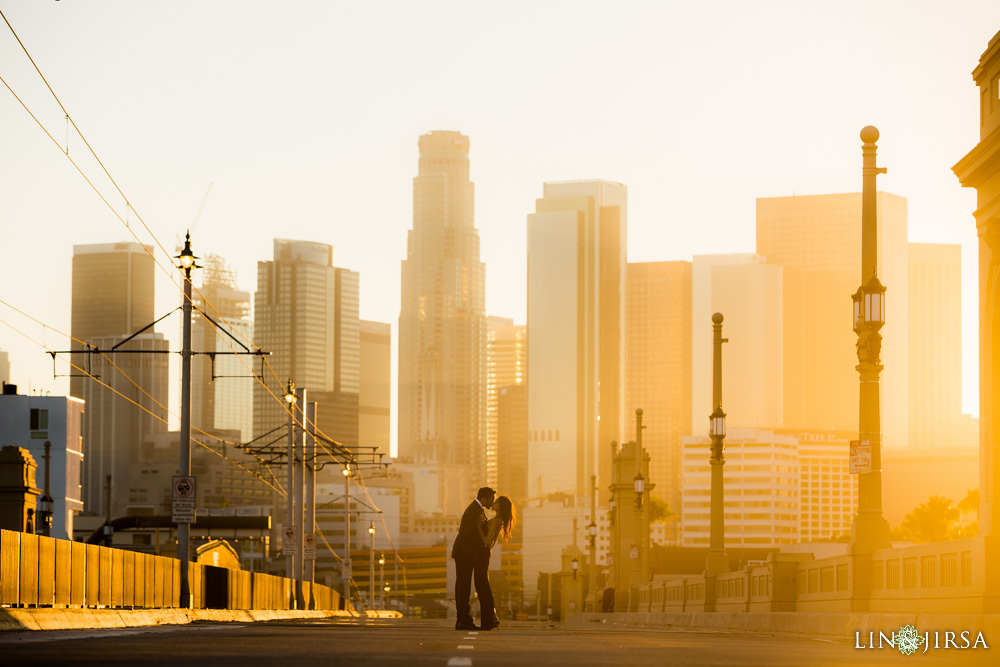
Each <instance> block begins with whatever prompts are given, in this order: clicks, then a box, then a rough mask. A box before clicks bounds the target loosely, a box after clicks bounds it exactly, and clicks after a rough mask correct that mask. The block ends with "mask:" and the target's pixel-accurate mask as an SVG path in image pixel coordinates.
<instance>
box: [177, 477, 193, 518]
mask: <svg viewBox="0 0 1000 667" xmlns="http://www.w3.org/2000/svg"><path fill="white" fill-rule="evenodd" d="M194 499H195V478H194V476H192V475H178V476H176V477H174V483H173V493H172V500H173V502H172V503H171V519H172V520H173V522H174V523H194V522H195V515H196V512H195V502H194Z"/></svg>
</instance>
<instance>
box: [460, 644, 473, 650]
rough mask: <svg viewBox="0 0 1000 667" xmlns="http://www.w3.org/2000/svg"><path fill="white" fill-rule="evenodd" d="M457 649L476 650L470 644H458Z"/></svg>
mask: <svg viewBox="0 0 1000 667" xmlns="http://www.w3.org/2000/svg"><path fill="white" fill-rule="evenodd" d="M458 648H459V649H465V648H468V649H472V648H476V647H475V646H473V645H472V644H459V645H458Z"/></svg>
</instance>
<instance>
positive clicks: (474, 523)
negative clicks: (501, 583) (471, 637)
mask: <svg viewBox="0 0 1000 667" xmlns="http://www.w3.org/2000/svg"><path fill="white" fill-rule="evenodd" d="M494 500H496V491H494V490H493V489H491V488H489V487H488V486H484V487H483V488H481V489H479V493H478V494H476V499H475V500H473V501H472V503H471V504H470V505H469V506H468V507H467V508H466V509H465V513H464V514H463V515H462V523H461V525H460V526H459V528H458V535H457V536H455V544H454V546H452V548H451V557H452V558H454V559H455V574H456V578H455V606H456V607H457V608H458V620H457V621H455V629H456V630H478V629H479V628H477V627H476V624H475V623H474V622H473V620H472V614H471V613H470V612H469V596H470V594H471V592H472V581H471V580H472V579H473V573H475V580H476V594H477V595H478V596H479V605H480V608H481V610H482V613H483V618H484V619H486V618H487V616H489V618H490V620H491V621H492V617H493V591H492V590H491V589H490V577H489V566H490V551H489V549H487V548H486V545H484V544H483V539H482V537H480V528H481V527H484V526H485V524H486V510H488V509H489V508H491V507H493V501H494ZM484 622H485V621H484Z"/></svg>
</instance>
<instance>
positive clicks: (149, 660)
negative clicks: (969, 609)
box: [0, 619, 1000, 667]
mask: <svg viewBox="0 0 1000 667" xmlns="http://www.w3.org/2000/svg"><path fill="white" fill-rule="evenodd" d="M998 650H1000V649H998ZM998 662H1000V656H998V655H997V654H995V653H994V650H993V649H992V648H990V649H988V650H984V649H981V648H980V649H977V650H967V651H960V650H959V651H956V650H948V651H943V650H941V651H928V652H927V653H924V654H916V655H912V656H905V655H902V654H900V653H899V651H897V650H895V649H891V648H888V647H886V648H885V649H866V650H858V649H855V648H854V645H853V638H844V639H842V640H841V639H831V638H829V637H805V636H792V635H770V634H764V633H745V632H718V631H711V632H709V631H704V632H698V631H691V630H664V629H650V628H617V627H609V626H607V625H598V624H594V625H593V627H585V628H576V627H573V628H563V627H560V626H555V627H552V628H549V627H539V626H536V625H534V624H531V623H512V624H510V625H505V626H503V627H502V628H500V629H499V630H496V631H493V632H480V633H478V634H472V633H468V632H463V631H456V630H454V629H453V627H452V625H451V624H449V623H447V622H445V621H430V620H417V619H396V620H386V621H377V622H368V623H366V624H359V623H358V622H356V621H351V622H344V621H332V620H330V621H309V622H280V623H254V624H248V625H238V624H215V623H211V624H210V623H206V624H200V623H199V624H192V625H184V626H159V627H154V628H133V629H125V630H77V631H67V632H16V633H15V632H11V633H0V665H3V666H4V667H6V666H7V665H103V666H107V665H163V666H165V667H166V666H169V667H181V666H184V667H186V666H188V665H206V666H207V665H212V666H216V665H232V666H234V667H256V666H263V665H282V666H285V665H287V666H288V667H306V666H308V665H324V666H330V665H420V666H424V665H427V666H431V665H433V666H434V667H493V666H496V667H499V666H501V665H503V666H507V665H580V666H584V665H601V666H606V665H629V666H631V665H869V664H874V665H913V664H916V663H920V664H936V665H956V664H959V665H965V664H969V665H996V664H998Z"/></svg>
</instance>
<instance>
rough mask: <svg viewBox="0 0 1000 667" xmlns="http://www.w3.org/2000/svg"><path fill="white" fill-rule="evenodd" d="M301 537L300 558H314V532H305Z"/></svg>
mask: <svg viewBox="0 0 1000 667" xmlns="http://www.w3.org/2000/svg"><path fill="white" fill-rule="evenodd" d="M303 538H304V539H303V542H302V545H303V546H302V558H303V559H304V560H316V533H306V534H305V535H303Z"/></svg>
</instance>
